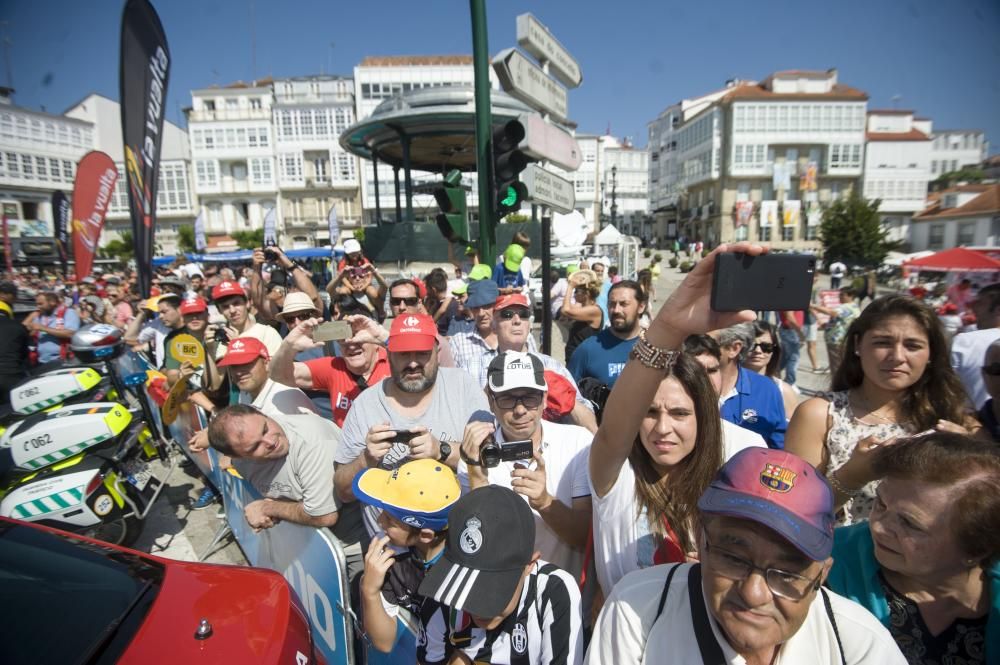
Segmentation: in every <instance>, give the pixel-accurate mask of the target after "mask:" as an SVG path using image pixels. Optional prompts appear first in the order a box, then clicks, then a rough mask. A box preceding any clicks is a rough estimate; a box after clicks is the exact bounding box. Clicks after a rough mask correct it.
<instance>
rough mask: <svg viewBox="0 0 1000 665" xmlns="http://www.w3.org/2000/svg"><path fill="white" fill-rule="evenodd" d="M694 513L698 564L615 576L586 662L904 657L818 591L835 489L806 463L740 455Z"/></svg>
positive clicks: (749, 452) (857, 610)
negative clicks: (697, 525)
mask: <svg viewBox="0 0 1000 665" xmlns="http://www.w3.org/2000/svg"><path fill="white" fill-rule="evenodd" d="M698 511H699V522H700V525H701V535H700V538H699V552H700V559H701V562H700V563H694V564H691V563H687V564H675V565H670V566H666V565H665V566H654V567H652V568H646V569H644V570H640V571H636V572H633V573H630V574H628V575H626V576H625V577H624V578H622V580H621V581H620V582H619V583H618V584H617V585H616V586H615V588H614V591H612V592H611V595H610V596H609V597H608V599H607V602H606V603H605V605H604V609H603V610H602V612H601V616H600V618H599V619H598V621H597V625H596V627H595V630H594V638H593V640H592V641H591V644H590V650H589V652H588V653H587V662H588V663H594V664H595V665H597V664H600V665H608V664H613V663H645V662H666V661H664V660H663V655H664V654H670V655H671V659H670V661H669V662H677V663H712V664H714V663H724V662H729V663H732V662H745V663H747V664H748V665H769V664H770V663H828V664H829V665H841V664H846V665H854V664H859V663H872V664H873V665H874V664H876V663H877V664H879V665H881V664H882V663H898V664H899V665H902V664H903V663H905V662H906V660H905V659H904V658H903V656H902V654H901V653H900V652H899V649H898V647H897V646H896V644H895V642H894V641H893V639H892V636H891V635H890V634H889V632H888V631H887V630H886V629H885V628H884V627H883V626H882V625H881V624H880V623H879V622H878V620H877V619H876V618H875V617H873V616H872V615H871V614H869V613H868V612H867V610H865V609H864V608H862V607H861V606H860V605H857V604H855V603H853V602H852V601H850V600H847V599H846V598H843V597H842V596H838V595H837V594H835V593H832V592H829V591H827V590H826V589H823V588H822V585H823V582H824V580H826V578H827V575H828V574H829V572H830V567H831V566H832V564H833V559H832V558H831V556H830V553H831V552H832V549H833V492H832V490H831V489H830V486H829V485H828V484H827V482H826V479H825V478H824V477H823V476H822V475H821V474H819V473H818V472H817V471H816V470H815V469H814V468H813V467H812V466H810V465H809V463H808V462H806V461H804V460H802V459H801V458H799V457H796V456H795V455H793V454H791V453H786V452H784V451H781V450H772V449H767V448H749V449H746V450H744V451H742V452H740V453H738V454H737V455H736V456H735V457H733V458H732V459H730V460H729V461H728V462H727V463H726V464H725V465H724V466H723V467H722V469H721V470H720V471H719V473H718V475H717V476H716V477H715V480H713V481H712V483H711V485H709V487H708V489H707V490H706V491H705V493H704V494H703V495H702V497H701V499H700V500H699V501H698ZM692 635H693V636H694V637H695V639H691V636H692ZM645 654H649V655H648V656H646V655H645ZM651 658H655V661H654V660H651Z"/></svg>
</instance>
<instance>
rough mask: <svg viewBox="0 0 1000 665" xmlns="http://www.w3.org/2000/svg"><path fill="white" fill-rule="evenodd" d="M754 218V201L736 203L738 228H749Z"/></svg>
mask: <svg viewBox="0 0 1000 665" xmlns="http://www.w3.org/2000/svg"><path fill="white" fill-rule="evenodd" d="M752 216H753V201H737V202H736V226H747V225H749V224H750V218H751V217H752Z"/></svg>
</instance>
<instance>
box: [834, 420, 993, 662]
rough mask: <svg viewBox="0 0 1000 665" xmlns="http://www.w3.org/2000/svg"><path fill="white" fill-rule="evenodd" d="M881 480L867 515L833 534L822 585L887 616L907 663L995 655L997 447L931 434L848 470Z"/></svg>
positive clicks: (857, 479)
mask: <svg viewBox="0 0 1000 665" xmlns="http://www.w3.org/2000/svg"><path fill="white" fill-rule="evenodd" d="M843 469H844V471H845V473H844V476H845V477H844V478H843V480H842V482H843V483H844V484H845V485H846V484H847V483H848V478H847V476H850V477H851V481H850V482H853V483H857V485H856V486H857V487H860V486H861V485H863V484H864V483H866V482H868V481H870V480H874V479H876V478H879V479H881V483H880V484H879V486H878V489H877V490H876V498H875V505H874V506H873V507H872V512H871V516H870V517H869V521H868V522H862V523H859V524H854V525H852V526H849V527H842V528H840V529H837V530H836V531H835V532H834V547H833V568H832V570H831V571H830V576H829V578H828V579H827V584H828V585H829V587H830V588H831V589H833V590H834V591H836V592H837V593H839V594H841V595H843V596H847V597H848V598H850V599H852V600H854V601H855V602H857V603H860V604H861V605H863V606H864V607H865V608H866V609H867V610H868V611H870V612H871V613H872V614H874V615H875V616H876V617H877V618H878V619H879V620H881V621H882V623H883V624H885V626H886V628H888V629H889V632H890V633H892V636H893V637H894V638H895V639H896V643H897V644H898V645H899V648H900V650H901V651H902V652H903V655H904V656H906V659H907V661H909V663H910V664H911V665H917V664H927V665H930V664H931V663H934V664H937V663H963V664H972V663H991V664H997V663H1000V565H998V561H1000V448H997V446H996V445H995V444H994V443H992V442H986V441H980V440H978V439H974V438H972V437H968V436H962V435H960V434H953V433H946V432H935V433H932V434H927V435H925V436H920V437H914V438H911V439H903V440H899V441H896V442H894V443H892V444H887V445H884V446H881V447H880V448H878V449H876V450H874V451H871V452H870V453H869V454H868V455H866V456H864V457H862V456H860V455H859V456H857V457H856V458H855V459H853V460H852V461H851V462H849V463H848V465H846V466H845V467H844V468H843Z"/></svg>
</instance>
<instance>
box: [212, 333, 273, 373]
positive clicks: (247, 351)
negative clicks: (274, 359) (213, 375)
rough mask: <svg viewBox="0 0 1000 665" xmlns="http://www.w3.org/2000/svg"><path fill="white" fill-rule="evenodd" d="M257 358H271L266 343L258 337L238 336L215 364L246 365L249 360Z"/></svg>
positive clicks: (223, 365) (224, 365)
mask: <svg viewBox="0 0 1000 665" xmlns="http://www.w3.org/2000/svg"><path fill="white" fill-rule="evenodd" d="M257 358H264V359H265V360H269V359H270V358H271V354H269V353H268V352H267V347H266V346H264V343H263V342H262V341H260V340H259V339H257V338H256V337H237V338H236V339H234V340H233V341H231V342H230V343H229V347H228V348H227V349H226V355H225V356H223V357H222V360H220V361H219V362H217V363H215V364H216V365H217V366H218V367H226V366H228V365H246V364H247V363H249V362H253V361H254V360H257Z"/></svg>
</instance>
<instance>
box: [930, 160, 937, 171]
mask: <svg viewBox="0 0 1000 665" xmlns="http://www.w3.org/2000/svg"><path fill="white" fill-rule="evenodd" d="M931 173H934V174H937V160H936V159H932V160H931Z"/></svg>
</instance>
